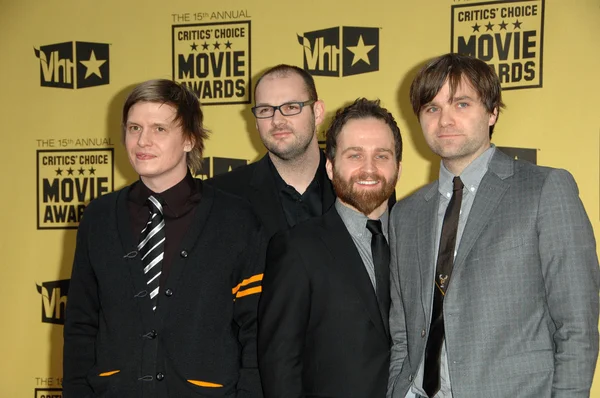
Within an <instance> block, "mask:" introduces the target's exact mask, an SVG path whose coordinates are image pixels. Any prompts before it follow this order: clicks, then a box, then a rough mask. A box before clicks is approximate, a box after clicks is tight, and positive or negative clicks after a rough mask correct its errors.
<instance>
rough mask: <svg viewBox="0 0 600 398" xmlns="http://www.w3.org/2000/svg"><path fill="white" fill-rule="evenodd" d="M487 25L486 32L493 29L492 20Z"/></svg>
mask: <svg viewBox="0 0 600 398" xmlns="http://www.w3.org/2000/svg"><path fill="white" fill-rule="evenodd" d="M485 27H486V32H487V31H488V30H492V28H493V27H494V24H493V23H491V22H488V24H487V25H485Z"/></svg>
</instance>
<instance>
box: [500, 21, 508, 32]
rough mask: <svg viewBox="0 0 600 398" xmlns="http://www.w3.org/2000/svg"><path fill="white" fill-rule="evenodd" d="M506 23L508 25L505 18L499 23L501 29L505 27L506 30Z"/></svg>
mask: <svg viewBox="0 0 600 398" xmlns="http://www.w3.org/2000/svg"><path fill="white" fill-rule="evenodd" d="M506 25H508V24H507V23H506V22H504V20H503V21H502V22H501V23H500V24H499V26H500V30H502V29H504V30H506Z"/></svg>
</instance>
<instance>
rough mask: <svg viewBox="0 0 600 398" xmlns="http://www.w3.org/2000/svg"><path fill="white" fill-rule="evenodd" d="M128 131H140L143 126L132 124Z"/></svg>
mask: <svg viewBox="0 0 600 398" xmlns="http://www.w3.org/2000/svg"><path fill="white" fill-rule="evenodd" d="M127 131H129V132H130V133H139V132H140V131H142V128H141V127H140V126H136V125H130V126H128V127H127Z"/></svg>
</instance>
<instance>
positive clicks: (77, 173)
mask: <svg viewBox="0 0 600 398" xmlns="http://www.w3.org/2000/svg"><path fill="white" fill-rule="evenodd" d="M113 177H114V149H112V148H106V149H79V150H62V149H56V150H43V149H40V150H38V151H37V205H38V209H37V228H38V229H74V228H77V226H78V225H79V220H80V219H81V215H82V214H83V210H84V209H85V207H86V205H87V204H89V202H90V201H91V200H93V199H95V198H97V197H99V196H101V195H104V194H106V193H108V192H112V191H113V189H114V178H113Z"/></svg>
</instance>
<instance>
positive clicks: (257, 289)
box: [235, 286, 262, 298]
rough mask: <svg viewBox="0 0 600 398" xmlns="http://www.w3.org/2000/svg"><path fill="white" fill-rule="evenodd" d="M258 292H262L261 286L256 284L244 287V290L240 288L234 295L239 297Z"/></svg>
mask: <svg viewBox="0 0 600 398" xmlns="http://www.w3.org/2000/svg"><path fill="white" fill-rule="evenodd" d="M260 292H262V286H256V287H251V288H250V289H246V290H242V291H241V292H238V293H237V294H236V295H235V297H236V298H240V297H244V296H249V295H251V294H256V293H260Z"/></svg>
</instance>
